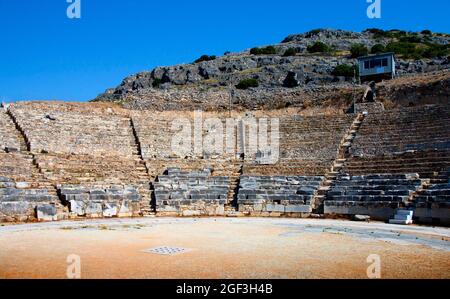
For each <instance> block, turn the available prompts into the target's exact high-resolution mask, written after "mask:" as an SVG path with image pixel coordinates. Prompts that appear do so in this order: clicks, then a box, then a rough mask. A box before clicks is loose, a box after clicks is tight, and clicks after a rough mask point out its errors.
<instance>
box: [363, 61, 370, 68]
mask: <svg viewBox="0 0 450 299" xmlns="http://www.w3.org/2000/svg"><path fill="white" fill-rule="evenodd" d="M364 68H365V69H366V70H368V69H370V61H368V60H367V61H364Z"/></svg>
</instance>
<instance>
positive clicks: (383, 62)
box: [382, 58, 388, 66]
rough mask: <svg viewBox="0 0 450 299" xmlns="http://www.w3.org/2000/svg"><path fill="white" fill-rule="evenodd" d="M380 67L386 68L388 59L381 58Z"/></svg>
mask: <svg viewBox="0 0 450 299" xmlns="http://www.w3.org/2000/svg"><path fill="white" fill-rule="evenodd" d="M382 66H388V59H387V58H383V61H382Z"/></svg>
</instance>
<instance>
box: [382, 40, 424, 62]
mask: <svg viewBox="0 0 450 299" xmlns="http://www.w3.org/2000/svg"><path fill="white" fill-rule="evenodd" d="M386 51H388V52H394V53H395V54H397V55H403V57H404V58H414V59H417V58H420V57H419V56H418V55H417V52H416V45H415V44H413V43H407V42H391V43H389V44H388V45H387V46H386Z"/></svg>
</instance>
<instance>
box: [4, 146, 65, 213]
mask: <svg viewBox="0 0 450 299" xmlns="http://www.w3.org/2000/svg"><path fill="white" fill-rule="evenodd" d="M58 212H62V207H61V205H60V204H59V199H58V196H57V194H56V189H55V188H54V186H52V184H51V183H49V182H47V181H46V180H45V179H44V177H43V176H42V175H41V174H40V173H39V172H38V171H37V168H36V167H35V165H33V157H32V156H30V155H28V154H24V153H19V152H16V153H1V152H0V221H33V220H37V219H38V220H56V219H57V214H58Z"/></svg>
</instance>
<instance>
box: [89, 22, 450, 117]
mask: <svg viewBox="0 0 450 299" xmlns="http://www.w3.org/2000/svg"><path fill="white" fill-rule="evenodd" d="M449 41H450V35H448V34H439V33H432V32H430V31H428V30H424V31H422V32H405V31H401V30H390V31H383V30H380V29H368V30H366V31H363V32H351V31H344V30H331V29H317V30H312V31H309V32H306V33H303V34H293V35H289V36H288V37H286V38H285V39H284V40H283V41H282V42H281V43H279V44H275V45H269V46H264V47H255V48H252V49H247V50H244V51H242V52H239V53H225V54H224V55H223V56H221V57H216V56H209V55H203V56H201V57H200V58H199V59H197V60H196V61H195V62H193V63H191V64H182V65H175V66H168V67H156V68H155V69H153V70H152V71H145V72H140V73H138V74H135V75H132V76H129V77H127V78H125V79H124V80H123V82H122V83H121V84H120V86H118V87H116V88H113V89H109V90H107V91H106V92H105V93H103V94H101V95H99V96H98V97H97V98H96V99H94V100H93V101H112V102H115V103H119V104H121V105H123V107H125V108H130V109H152V110H178V109H197V108H201V109H204V110H226V109H229V107H230V104H231V105H232V108H233V109H261V108H266V109H274V108H285V107H290V106H293V107H297V106H299V107H305V106H308V105H314V104H316V103H323V102H324V101H328V104H329V101H332V102H333V101H335V102H336V103H341V102H349V101H351V100H352V98H353V97H354V96H355V95H354V94H355V90H356V93H358V92H361V89H362V87H361V86H360V85H358V84H357V82H355V79H354V78H355V72H356V68H355V66H356V57H358V56H362V55H366V54H371V53H380V52H395V53H396V57H397V60H398V65H397V70H398V74H399V76H400V77H408V76H409V75H416V74H422V76H424V75H423V74H424V73H425V76H426V74H427V73H431V72H436V71H440V72H441V75H440V76H438V78H439V80H444V87H445V88H448V86H449V84H448V83H449V76H448V70H449V68H450V56H449V54H450V51H449V50H450V46H449ZM442 72H443V74H444V75H443V77H442ZM435 77H436V76H434V77H432V78H435ZM403 81H404V80H403ZM403 81H402V82H403ZM424 81H425V82H426V81H427V80H424ZM433 82H435V81H433ZM403 83H404V82H403ZM433 84H434V83H433ZM441 87H442V86H441ZM394 89H395V88H394ZM425 89H427V88H426V87H425ZM446 90H447V91H448V89H446ZM396 92H397V94H398V93H399V92H398V90H396ZM400 93H401V92H400ZM447 94H448V93H447Z"/></svg>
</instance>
